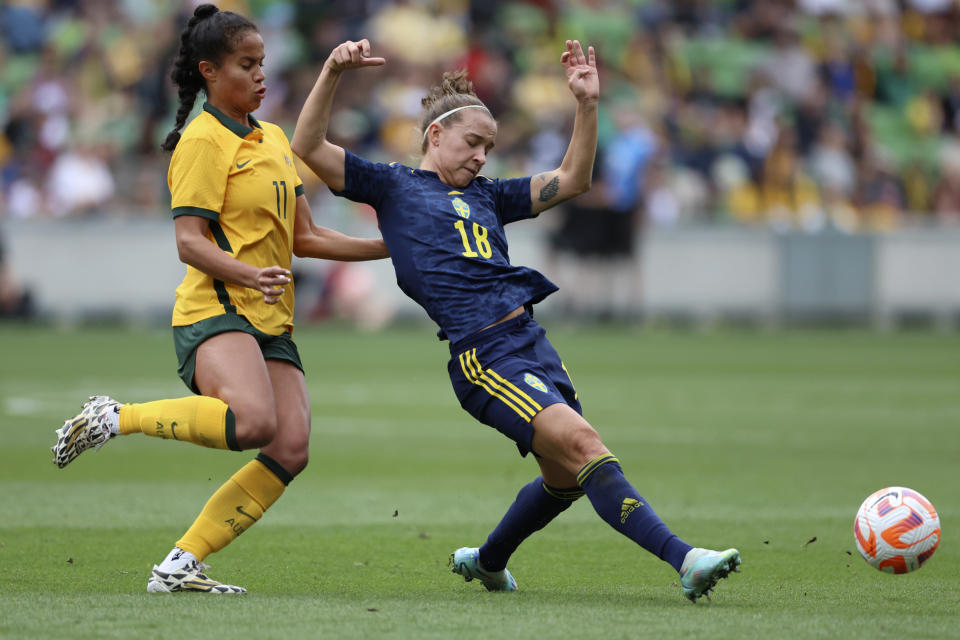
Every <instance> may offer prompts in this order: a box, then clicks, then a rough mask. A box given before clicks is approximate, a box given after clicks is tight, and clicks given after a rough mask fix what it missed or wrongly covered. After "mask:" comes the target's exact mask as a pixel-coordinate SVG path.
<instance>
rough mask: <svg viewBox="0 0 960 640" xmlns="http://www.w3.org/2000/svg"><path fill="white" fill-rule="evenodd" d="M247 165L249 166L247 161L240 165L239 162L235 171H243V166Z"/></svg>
mask: <svg viewBox="0 0 960 640" xmlns="http://www.w3.org/2000/svg"><path fill="white" fill-rule="evenodd" d="M248 164H250V161H249V160H247V161H246V162H242V163H241V162H238V163H237V169H243V168H244V167H245V166H247V165H248Z"/></svg>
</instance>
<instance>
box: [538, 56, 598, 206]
mask: <svg viewBox="0 0 960 640" xmlns="http://www.w3.org/2000/svg"><path fill="white" fill-rule="evenodd" d="M560 62H561V63H562V64H563V69H564V71H565V72H566V74H567V86H568V87H569V88H570V92H571V93H572V94H573V96H574V97H575V98H576V99H577V113H576V116H575V117H574V121H573V135H572V136H571V137H570V144H569V146H568V147H567V152H566V154H564V156H563V162H561V163H560V167H559V168H557V169H554V170H553V171H548V172H546V173H539V174H537V175H535V176H533V177H532V178H530V200H531V207H532V209H533V212H534V213H540V212H541V211H543V210H545V209H549V208H550V207H552V206H554V205H556V204H559V203H561V202H563V201H564V200H567V199H569V198H572V197H574V196H577V195H580V194H581V193H583V192H585V191H588V190H589V189H590V181H591V178H592V176H593V159H594V156H596V154H597V102H598V101H599V100H600V78H599V76H598V75H597V58H596V53H595V52H594V50H593V47H588V48H587V53H586V54H584V52H583V48H582V47H581V46H580V42H579V41H578V40H567V50H566V51H564V52H563V55H561V56H560Z"/></svg>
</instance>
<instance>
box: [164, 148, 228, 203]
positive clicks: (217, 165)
mask: <svg viewBox="0 0 960 640" xmlns="http://www.w3.org/2000/svg"><path fill="white" fill-rule="evenodd" d="M232 159H233V153H232V152H228V151H226V150H224V149H221V148H220V146H219V145H217V144H216V142H215V141H213V140H210V139H209V138H199V137H192V136H190V137H184V138H182V139H181V140H180V142H179V143H177V147H176V148H175V149H174V151H173V157H172V158H171V159H170V169H169V171H168V173H167V184H168V186H169V187H170V208H171V209H172V213H173V217H174V218H176V217H177V216H181V215H192V216H200V217H202V218H209V219H210V220H217V219H218V218H219V217H220V211H221V210H222V208H223V200H224V196H225V195H226V190H227V177H228V174H229V172H230V162H231V161H232Z"/></svg>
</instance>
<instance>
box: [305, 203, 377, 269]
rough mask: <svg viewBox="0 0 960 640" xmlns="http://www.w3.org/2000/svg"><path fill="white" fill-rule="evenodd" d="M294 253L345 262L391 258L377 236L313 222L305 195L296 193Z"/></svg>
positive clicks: (306, 256)
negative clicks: (360, 235)
mask: <svg viewBox="0 0 960 640" xmlns="http://www.w3.org/2000/svg"><path fill="white" fill-rule="evenodd" d="M293 254H294V255H295V256H297V257H298V258H323V259H325V260H343V261H344V262H356V261H359V260H379V259H380V258H389V257H390V253H389V252H388V251H387V247H386V245H385V244H384V243H383V240H381V239H380V238H354V237H353V236H348V235H344V234H342V233H340V232H339V231H334V230H333V229H328V228H326V227H319V226H317V225H316V224H315V223H314V222H313V215H312V214H311V213H310V204H309V203H308V202H307V197H306V196H297V217H296V219H295V220H294V223H293Z"/></svg>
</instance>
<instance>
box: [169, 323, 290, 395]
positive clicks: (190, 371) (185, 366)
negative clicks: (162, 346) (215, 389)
mask: <svg viewBox="0 0 960 640" xmlns="http://www.w3.org/2000/svg"><path fill="white" fill-rule="evenodd" d="M227 331H243V332H244V333H249V334H250V335H251V336H253V337H254V338H256V340H257V344H258V345H260V351H261V353H263V359H264V360H282V361H284V362H289V363H290V364H292V365H293V366H295V367H296V368H297V369H300V371H303V363H302V362H301V361H300V352H299V351H298V350H297V345H296V344H295V343H294V342H293V338H292V337H290V334H289V333H281V334H280V335H278V336H272V335H270V334H268V333H264V332H263V331H260V330H259V329H257V328H256V327H254V326H253V325H252V324H250V322H249V321H248V320H247V319H246V318H244V317H243V316H241V315H238V314H235V313H225V314H223V315H219V316H213V317H212V318H207V319H206V320H201V321H200V322H195V323H193V324H188V325H184V326H180V327H174V328H173V348H174V349H175V350H176V352H177V375H179V376H180V379H181V380H183V383H184V384H185V385H187V388H188V389H190V390H191V391H193V392H194V393H196V394H197V395H201V394H200V390H199V389H197V386H196V385H195V384H194V381H193V376H194V373H195V372H196V369H197V347H199V346H200V345H201V344H202V343H203V342H204V341H205V340H207V339H209V338H212V337H213V336H215V335H217V334H220V333H226V332H227Z"/></svg>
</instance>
